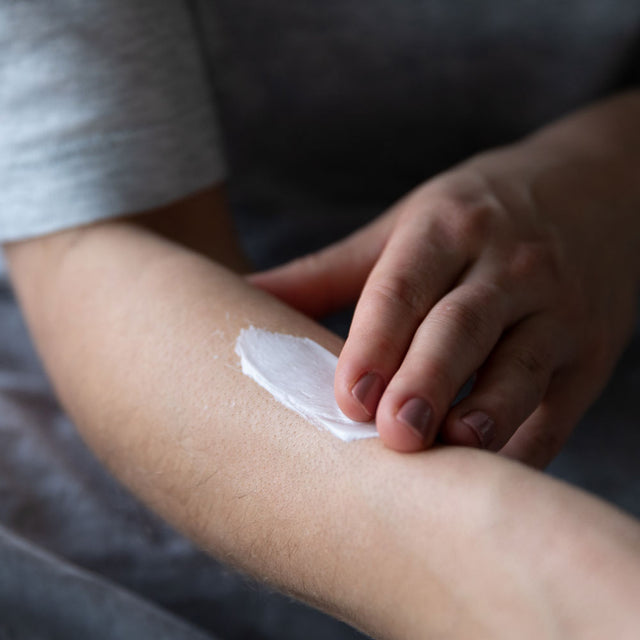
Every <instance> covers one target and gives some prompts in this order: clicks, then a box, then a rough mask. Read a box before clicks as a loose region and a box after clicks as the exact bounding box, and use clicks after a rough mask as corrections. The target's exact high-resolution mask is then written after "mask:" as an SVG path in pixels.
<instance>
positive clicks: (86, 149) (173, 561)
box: [0, 0, 640, 640]
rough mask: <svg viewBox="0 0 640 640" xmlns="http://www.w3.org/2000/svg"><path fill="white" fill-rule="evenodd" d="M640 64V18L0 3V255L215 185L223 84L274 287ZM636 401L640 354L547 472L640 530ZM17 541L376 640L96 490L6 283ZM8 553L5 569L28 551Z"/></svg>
mask: <svg viewBox="0 0 640 640" xmlns="http://www.w3.org/2000/svg"><path fill="white" fill-rule="evenodd" d="M194 38H197V39H199V42H196V41H195V40H194ZM639 44H640V5H639V4H638V2H637V0H610V1H609V2H601V1H600V0H568V1H567V2H563V3H539V2H533V0H513V1H512V2H510V3H504V2H502V1H501V0H474V1H471V2H462V1H461V0H458V1H455V0H454V1H452V0H402V1H398V0H316V1H313V2H306V3H302V2H297V3H296V2H289V1H285V0H268V1H267V0H193V2H189V3H186V2H185V3H181V2H178V1H177V0H176V1H175V2H171V1H169V0H166V1H164V0H163V1H158V2H150V0H147V1H142V0H140V1H137V2H125V1H124V0H113V1H111V2H108V3H107V2H94V3H86V2H81V1H80V0H77V1H76V2H72V1H71V0H60V1H59V2H55V3H45V2H36V1H32V2H27V0H15V1H13V2H4V3H2V4H0V184H1V185H2V187H1V188H0V237H2V238H5V239H8V238H15V237H19V236H20V237H22V236H26V235H30V234H38V233H43V232H46V231H51V230H53V229H57V228H60V227H64V226H68V225H74V224H77V223H81V222H87V221H90V220H93V219H95V218H100V217H103V216H110V215H114V214H119V213H120V214H121V213H126V212H128V211H132V210H140V209H146V208H149V207H151V206H155V205H157V204H162V203H163V202H166V201H168V200H171V199H174V198H178V197H181V196H183V195H187V194H188V193H190V192H191V191H193V190H195V189H198V188H200V187H202V186H204V185H206V184H209V183H212V182H215V181H217V180H219V179H220V176H221V175H222V173H221V166H222V164H221V159H220V158H221V151H220V147H221V144H222V142H221V141H220V140H218V134H217V129H216V120H215V113H214V111H213V109H212V107H211V104H210V102H209V93H208V91H209V86H207V83H209V84H210V85H211V87H212V88H213V90H214V95H215V102H216V108H217V111H218V113H219V116H220V121H221V123H222V135H223V138H224V140H223V142H224V146H225V150H226V156H227V158H228V164H229V168H230V190H231V191H230V192H231V195H232V199H233V208H234V212H235V215H236V218H237V222H238V226H239V228H240V232H241V235H242V237H243V240H244V242H245V245H246V247H247V249H248V251H249V252H250V254H251V257H252V259H253V260H254V261H255V263H256V264H258V265H263V266H264V265H268V264H273V263H275V262H278V261H281V260H284V259H286V258H289V257H292V256H293V255H296V254H300V253H303V252H304V251H306V250H309V249H313V248H317V247H319V246H321V245H323V244H325V243H326V242H328V241H330V240H331V239H333V238H336V237H339V236H341V235H343V234H344V233H346V232H348V231H349V230H351V229H353V228H355V227H357V226H358V225H360V224H362V223H363V222H364V221H366V220H368V219H369V218H371V217H372V216H373V215H375V214H377V213H379V212H380V211H381V210H383V209H384V207H385V206H387V205H388V204H389V203H390V202H392V201H393V200H395V199H396V198H397V197H399V196H401V195H402V194H403V193H404V192H406V191H407V190H409V189H410V188H412V187H413V186H414V185H415V184H417V183H419V182H421V181H422V180H424V179H426V178H428V177H429V176H430V175H433V174H434V173H436V172H437V171H440V170H442V169H444V168H446V167H448V166H450V165H451V164H452V163H454V162H457V161H459V160H461V159H463V158H465V157H467V156H468V155H470V154H472V153H475V152H476V151H478V150H480V149H483V148H486V147H489V146H493V145H497V144H503V143H506V142H509V141H511V140H514V139H516V138H518V137H520V136H522V135H524V134H526V133H528V132H529V131H531V130H532V129H533V128H535V127H537V126H540V125H541V124H543V123H544V122H546V121H548V120H550V119H552V118H554V117H557V116H559V115H561V114H563V113H565V112H566V111H568V110H570V109H572V108H574V107H577V106H579V105H581V104H585V103H588V102H590V101H592V100H593V99H595V98H597V97H598V96H601V95H605V94H608V93H611V92H613V91H615V90H617V89H619V88H622V87H624V86H629V85H630V84H632V83H633V82H637V81H638V79H639V75H640V74H639V69H640V56H639V55H638V53H639V51H640V48H639ZM0 271H1V269H0ZM347 321H348V318H347ZM334 328H341V330H342V331H344V329H345V325H344V323H342V324H341V323H340V322H337V323H336V324H334ZM639 383H640V339H639V337H638V336H636V338H635V340H634V342H633V343H632V345H631V346H630V348H629V350H628V351H627V353H626V355H625V358H624V359H623V361H622V362H621V364H620V367H619V368H618V370H617V372H616V374H615V376H614V378H613V380H612V382H611V384H610V385H609V387H608V389H607V390H606V392H605V393H604V395H603V397H602V398H601V399H600V401H599V402H598V403H596V405H595V406H594V407H593V409H592V410H591V411H590V412H589V414H588V415H587V416H586V417H585V419H584V420H583V421H582V424H581V425H580V427H579V428H578V430H577V431H576V433H575V435H574V437H573V438H572V440H571V441H570V443H569V445H568V447H567V448H566V449H565V451H563V453H562V454H561V455H560V457H559V458H558V460H557V461H556V462H555V463H554V464H553V465H552V468H551V471H552V472H553V473H554V474H556V475H558V476H560V477H563V478H566V479H567V480H569V481H571V482H575V483H577V484H579V485H580V486H584V487H586V488H588V489H589V490H591V491H594V492H596V493H598V494H599V495H602V496H603V497H605V498H607V499H609V500H611V501H612V502H614V503H616V504H618V505H620V506H621V507H623V508H625V509H627V510H628V511H629V512H631V513H632V514H634V515H636V516H639V517H640V473H639V472H638V465H637V460H638V455H639V454H640V409H638V408H637V406H636V404H635V402H634V396H635V393H634V391H635V390H636V389H637V388H638V384H639ZM0 523H3V524H4V525H5V526H6V527H7V529H9V530H11V531H12V532H13V533H14V534H16V535H20V536H22V537H23V538H25V539H26V540H28V541H29V542H30V543H31V544H33V545H36V546H38V547H42V548H44V549H47V550H49V551H50V552H51V553H53V554H55V555H56V556H57V557H59V558H62V559H66V560H68V561H70V562H72V563H74V564H76V565H78V566H80V567H84V568H85V569H88V570H90V571H92V572H95V573H96V574H100V576H102V577H104V578H106V579H107V580H109V581H111V582H113V583H114V584H118V585H122V586H124V587H126V588H128V589H130V590H131V591H133V592H135V593H137V594H139V595H140V596H142V597H144V598H146V599H149V600H151V601H153V602H155V603H157V604H159V605H160V606H161V607H164V608H167V609H170V610H171V611H172V612H174V613H176V614H179V615H181V616H183V617H184V618H186V619H188V620H190V621H191V622H193V623H196V624H198V625H200V626H201V627H203V628H205V629H207V630H209V631H211V632H214V633H219V635H220V636H222V637H225V638H228V639H229V640H231V639H236V638H238V639H239V638H273V639H275V638H278V639H279V640H280V639H283V640H287V639H289V638H291V639H293V638H299V637H305V638H308V640H320V639H321V638H332V639H334V638H335V639H336V640H339V639H342V638H345V639H346V638H355V637H357V634H356V633H355V632H353V631H351V630H350V629H348V628H347V627H345V626H344V625H340V624H339V623H337V622H335V621H332V620H330V619H328V618H326V617H323V616H321V615H320V614H317V613H316V612H313V611H311V610H309V609H307V608H305V607H302V606H301V605H298V604H295V603H291V602H290V601H288V600H287V599H286V598H283V597H280V596H276V595H274V594H272V593H270V592H268V591H266V590H263V589H261V588H258V587H256V586H254V585H252V584H251V583H249V582H247V581H246V580H245V579H243V578H242V577H240V576H238V575H236V574H235V573H233V572H230V571H229V570H227V569H225V568H224V567H221V566H220V565H219V564H217V563H216V562H215V561H213V560H212V559H210V558H207V557H206V556H204V554H202V553H200V552H199V551H198V550H197V549H195V548H194V547H193V546H192V545H191V544H190V543H189V542H188V541H186V540H185V539H184V538H182V537H181V536H179V535H178V534H176V533H175V532H174V531H172V530H171V529H170V528H169V527H167V526H166V525H165V524H163V523H162V522H161V521H160V520H159V519H158V518H156V517H155V516H153V515H152V514H151V513H150V512H149V511H148V510H146V509H145V508H144V507H143V506H142V505H140V504H139V503H138V502H137V501H136V500H135V499H134V498H133V497H132V496H130V494H129V493H128V492H127V491H125V490H124V489H123V488H122V487H120V486H119V485H118V484H117V483H116V482H115V481H114V480H113V478H112V477H111V476H110V475H109V474H108V473H107V472H106V471H104V470H103V469H102V468H101V466H100V465H99V464H98V463H97V461H96V460H95V458H94V457H93V456H92V455H91V453H90V452H89V451H88V450H87V449H86V447H85V446H84V445H83V443H82V442H81V441H80V439H79V438H78V436H77V434H76V433H75V431H74V429H73V426H72V425H71V423H70V422H69V420H68V419H67V418H66V417H65V416H64V414H63V413H62V412H61V410H60V408H59V406H58V404H57V402H56V401H55V399H54V397H53V394H52V392H51V389H50V387H49V384H48V383H47V381H46V378H45V377H44V374H43V372H42V370H41V367H40V365H39V363H38V360H37V357H36V355H35V353H34V352H33V348H32V346H31V345H30V343H29V340H28V338H27V335H26V331H25V328H24V326H23V323H22V320H21V319H20V316H19V313H18V311H17V309H16V306H15V301H14V300H13V297H12V295H11V292H10V290H9V288H8V286H7V284H6V281H5V280H4V278H3V276H2V275H0ZM2 540H4V543H3V542H2ZM7 540H8V538H6V537H5V538H3V539H0V557H8V556H7V555H6V554H12V553H13V552H12V549H15V548H16V547H15V545H14V544H13V539H11V540H9V542H7ZM12 545H13V546H12ZM20 548H21V549H23V548H24V547H20ZM3 553H4V554H5V555H4V556H3V555H2V554H3ZM35 556H36V557H40V556H38V554H37V553H36V554H35ZM12 557H14V556H13V555H12ZM15 558H23V560H20V561H16V563H14V564H12V568H11V573H9V570H8V569H7V567H8V565H7V564H1V563H0V582H1V583H2V584H4V585H5V587H6V585H9V588H8V589H7V588H5V589H0V613H2V611H4V609H5V608H6V607H8V606H12V603H11V601H10V600H8V599H7V598H10V585H11V582H12V581H14V582H16V583H17V582H19V581H21V580H25V576H26V575H29V576H31V577H29V578H28V580H27V582H29V583H34V584H35V583H37V581H38V577H37V574H38V571H39V570H38V569H37V562H35V561H34V560H33V558H34V556H32V555H30V554H26V555H20V554H17V555H15ZM22 563H26V564H22ZM43 563H44V564H43V567H42V568H41V569H40V571H42V572H43V575H49V576H50V575H52V574H51V573H50V570H49V567H50V564H48V563H49V560H48V559H46V558H44V559H43ZM27 566H28V567H29V571H31V572H32V573H29V574H27V573H26V567H27ZM3 571H4V573H3ZM104 584H105V585H107V586H105V587H104V588H105V589H107V588H108V584H107V583H106V582H105V583H104ZM28 587H29V585H28V584H27V585H26V588H27V589H28ZM58 588H59V589H60V593H59V594H58V595H59V596H60V598H62V599H66V601H68V602H69V603H70V608H69V611H70V612H75V613H76V614H77V616H79V620H77V621H75V622H73V621H71V620H68V621H67V623H69V624H72V623H73V624H87V621H89V622H90V621H92V620H94V621H95V620H97V619H98V616H103V615H104V611H101V609H100V607H101V603H100V602H98V600H97V599H94V600H93V601H92V602H93V605H92V606H91V607H88V606H87V607H86V608H80V607H78V608H75V609H73V608H72V604H73V602H75V601H76V600H75V595H74V594H75V593H77V592H76V591H74V588H71V589H69V590H67V587H65V586H64V583H63V582H60V583H59V584H58ZM115 597H116V599H117V597H118V596H115ZM108 601H111V596H109V597H106V599H105V602H108ZM94 609H95V610H94ZM0 619H1V616H0ZM134 619H135V615H134ZM155 629H156V627H149V628H148V629H147V630H146V631H142V630H141V629H140V628H136V632H135V633H131V634H127V633H123V634H122V637H136V638H147V637H153V636H154V635H157V633H156V632H155ZM31 631H32V629H31V628H30V627H28V626H24V625H23V627H22V629H21V630H20V629H19V628H18V627H15V628H13V629H12V630H11V633H12V634H13V635H9V637H11V638H16V639H18V640H23V638H26V637H33V636H32V635H30V633H31ZM4 632H5V635H7V634H8V631H7V630H6V629H5V630H4ZM0 634H2V630H1V627H0ZM33 635H35V633H34V634H33ZM36 637H37V636H36ZM70 637H71V636H70ZM0 638H2V635H0ZM2 640H4V638H2Z"/></svg>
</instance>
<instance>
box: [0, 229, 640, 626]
mask: <svg viewBox="0 0 640 640" xmlns="http://www.w3.org/2000/svg"><path fill="white" fill-rule="evenodd" d="M37 252H38V254H37V255H35V256H34V253H33V247H20V246H15V247H12V248H10V250H9V258H10V264H11V268H12V271H13V273H14V281H15V283H16V286H17V289H18V292H19V294H20V298H21V301H22V304H23V307H24V309H25V312H26V315H27V317H28V319H29V322H30V325H31V329H32V332H33V334H34V337H35V339H36V342H37V344H38V347H39V349H40V352H41V354H42V356H43V359H44V361H45V364H46V366H47V368H48V370H49V372H50V374H51V377H52V379H53V381H54V383H55V385H56V388H57V390H58V393H59V394H60V396H61V398H62V399H63V402H64V404H65V406H66V407H67V408H68V410H69V411H70V413H71V415H72V416H73V418H74V420H75V422H76V423H77V425H78V427H79V429H80V431H81V432H82V434H83V436H84V438H85V439H86V440H87V441H88V442H89V444H90V445H91V446H92V448H93V449H94V450H95V451H96V452H97V453H98V455H99V456H101V457H102V459H103V460H104V461H105V462H106V463H107V464H108V465H109V466H110V468H111V469H113V471H114V472H115V473H116V475H117V476H118V477H119V478H121V479H122V480H123V481H124V482H125V483H126V484H127V485H128V486H130V487H131V488H132V489H133V490H134V491H135V492H137V493H138V494H139V495H140V496H141V497H142V498H143V499H144V500H145V501H146V502H147V503H149V504H150V505H151V506H152V507H154V508H155V509H156V510H157V511H158V512H160V513H161V514H162V515H163V516H164V517H165V518H167V519H168V520H169V521H171V522H172V523H173V524H174V525H176V526H178V527H179V528H181V529H182V530H184V531H185V532H186V533H187V534H189V535H190V536H192V537H193V538H194V539H196V540H197V541H198V542H199V543H200V544H202V545H203V546H204V547H205V548H206V549H208V550H209V551H211V552H212V553H214V554H215V555H217V556H218V557H221V558H223V559H226V560H227V561H229V562H231V563H233V564H235V565H237V566H240V567H242V568H243V569H244V570H246V571H248V572H250V573H252V574H254V575H257V576H260V577H261V578H263V579H266V580H269V581H270V582H272V583H273V584H275V585H276V586H278V587H280V588H282V589H285V590H287V591H289V592H292V593H295V594H297V595H299V596H300V597H302V598H303V599H306V600H307V601H310V602H312V603H315V604H316V605H318V606H320V607H322V608H324V609H325V610H328V611H330V612H332V613H333V614H335V615H338V616H340V617H342V618H345V619H347V620H348V621H350V622H351V623H353V624H356V625H358V626H361V627H362V628H364V629H365V630H367V631H369V632H372V633H375V634H376V635H377V636H378V637H399V638H400V637H401V638H412V637H416V638H417V637H431V636H434V637H440V636H442V637H452V638H456V637H458V638H464V637H471V635H473V637H478V638H481V637H483V636H486V637H492V638H493V637H499V635H497V633H498V631H499V629H500V628H503V629H510V630H511V629H513V625H516V628H522V629H532V630H533V631H532V637H541V636H540V635H536V632H537V631H539V630H540V622H539V621H537V620H536V618H535V615H534V614H535V613H536V607H535V606H534V605H535V603H539V606H540V608H541V609H542V610H544V613H545V614H548V615H551V613H552V608H551V607H549V606H548V605H549V603H548V602H545V601H544V600H543V596H544V595H545V594H544V590H545V589H546V588H548V583H547V581H548V580H551V579H552V578H553V577H554V576H555V575H556V573H557V571H558V570H559V569H561V568H562V567H561V564H560V561H559V560H558V558H559V557H562V552H563V551H565V550H566V549H565V547H566V546H567V542H568V541H569V540H570V538H571V535H572V534H574V533H575V532H576V531H578V530H579V529H578V526H577V523H580V525H582V523H583V522H585V521H586V522H591V523H593V524H595V523H596V522H601V521H602V520H605V521H606V522H607V523H613V524H612V525H611V530H612V532H613V533H612V536H613V538H614V539H615V541H616V543H618V542H620V544H619V545H618V546H619V547H620V549H621V550H620V551H618V552H616V553H614V554H610V553H609V552H608V551H607V552H606V553H605V551H604V550H603V549H604V546H606V545H595V552H594V553H596V556H597V557H601V556H603V557H607V558H608V556H609V555H613V556H614V560H615V561H616V562H621V561H622V560H621V559H624V560H628V559H629V558H636V561H637V556H636V555H634V554H635V553H637V547H635V546H634V545H637V542H636V540H637V530H636V529H635V527H634V525H633V524H632V523H631V522H630V521H628V520H627V519H626V518H625V517H624V516H622V515H620V514H618V513H617V512H615V511H614V510H610V509H609V508H607V507H606V506H604V505H601V504H600V503H597V502H595V501H591V500H588V499H585V498H584V497H582V496H580V495H579V494H577V493H574V492H572V491H571V490H569V489H567V488H565V487H562V486H560V485H557V484H556V483H552V482H551V481H549V480H544V479H542V478H541V477H539V476H537V475H533V474H531V473H530V472H525V471H524V470H522V469H520V468H519V467H517V466H515V465H510V464H508V463H505V462H500V461H498V460H496V459H489V458H488V457H486V456H485V455H484V454H482V453H480V452H474V451H463V450H459V449H441V450H436V451H431V452H428V453H425V454H419V455H412V456H402V455H399V454H396V453H393V452H391V451H389V450H387V449H385V448H384V447H383V446H382V445H381V444H380V442H379V441H360V442H356V443H349V444H347V443H344V442H341V441H339V440H336V439H335V438H334V437H333V436H331V435H329V434H327V433H325V432H321V431H319V430H317V429H316V428H315V427H313V426H311V425H309V424H308V423H306V422H305V421H304V420H302V419H301V418H299V417H298V416H296V415H293V414H291V413H290V412H289V411H288V410H286V409H284V408H283V407H281V406H280V405H278V404H277V403H276V402H275V401H274V400H273V399H272V398H271V397H270V396H268V395H267V394H266V393H265V392H264V391H263V390H262V389H260V388H259V387H257V386H256V385H255V383H253V381H251V380H250V379H248V378H246V377H245V376H243V375H242V373H241V372H240V371H239V368H238V363H237V358H236V356H235V354H234V343H235V339H236V336H237V335H238V332H239V330H240V328H241V327H246V326H248V325H254V326H258V327H262V328H266V329H270V330H275V331H284V332H286V333H292V334H298V335H306V336H309V337H311V338H312V339H314V340H316V341H318V342H319V343H321V344H323V345H324V346H326V347H327V348H330V349H332V350H333V351H334V352H337V351H338V350H339V349H340V346H341V343H340V340H338V339H337V338H336V337H335V336H333V335H332V334H330V333H329V332H327V331H326V330H324V329H322V328H321V327H319V326H318V325H317V324H315V323H313V322H312V321H310V320H308V319H307V318H305V317H303V316H301V315H299V314H297V313H296V312H294V311H292V310H291V309H289V308H288V307H285V306H283V305H281V304H279V303H278V302H277V301H275V300H274V299H273V298H271V297H269V296H266V295H264V294H262V293H260V292H258V291H256V290H254V289H252V288H250V287H249V286H248V285H246V284H245V282H244V281H243V280H242V279H241V278H239V277H237V276H235V275H233V274H232V273H231V272H229V271H227V270H226V269H224V268H223V267H220V266H217V265H215V264H213V263H212V262H210V261H209V260H206V259H204V258H200V257H198V256H196V255H195V254H193V253H190V252H187V251H184V250H183V249H181V248H179V247H177V246H176V245H173V244H171V243H167V242H165V241H163V240H160V239H158V238H157V237H155V236H154V235H152V234H150V233H147V232H143V231H140V230H138V229H137V228H135V227H133V226H131V225H127V224H106V225H103V226H99V227H94V228H90V229H88V230H86V231H81V232H78V233H77V235H75V236H74V234H73V233H70V234H68V235H67V236H66V237H64V234H63V236H61V237H58V238H55V237H54V238H52V239H51V241H50V242H47V241H43V242H42V243H40V245H39V247H38V248H37ZM45 267H46V268H45ZM525 497H528V498H529V503H528V504H527V505H526V509H525V508H523V506H522V505H524V504H525V502H524V498H525ZM584 500H586V501H587V502H586V506H584V505H583V507H582V508H578V509H577V511H576V513H577V514H578V515H577V517H576V518H572V517H569V516H568V517H567V522H568V524H567V525H566V528H567V533H565V534H563V535H562V536H561V537H560V538H559V539H558V540H556V542H555V544H556V547H555V548H554V549H553V550H552V552H550V553H549V556H548V559H547V560H545V562H539V558H538V557H537V555H536V551H537V550H538V538H537V537H536V536H533V535H531V534H530V535H529V536H528V537H527V536H525V535H524V533H525V532H526V530H527V528H528V527H534V526H537V527H540V531H543V532H546V533H549V532H550V531H552V529H553V523H554V520H555V518H556V517H559V515H560V514H561V513H564V512H565V510H566V507H567V505H568V504H570V503H575V502H576V501H577V505H578V507H580V505H581V504H583V503H582V502H581V501H584ZM518 505H521V506H520V507H518ZM594 505H595V506H594ZM585 519H586V520H585ZM514 522H515V523H516V525H517V526H516V525H514ZM599 526H600V525H599ZM609 526H610V525H609V524H607V531H609ZM572 527H573V528H572ZM606 539H607V540H608V539H609V538H608V537H607V538H606ZM608 559H609V558H608ZM627 564H629V563H628V562H627ZM634 579H635V578H634V576H631V578H630V580H634ZM488 582H490V584H491V586H490V589H488V588H487V584H488ZM556 587H557V588H558V589H559V592H560V594H561V595H564V593H563V586H562V585H561V584H559V583H557V584H556ZM496 602H500V603H501V604H500V606H501V607H502V609H501V611H500V615H499V616H496V618H497V620H496V621H495V625H489V626H487V625H488V624H489V623H487V622H486V611H487V610H490V609H491V608H494V607H495V606H496V604H495V603H496ZM518 625H519V626H518ZM510 634H511V631H509V633H507V634H506V635H507V637H513V635H512V634H511V635H510ZM520 637H526V635H524V633H523V634H521V635H520Z"/></svg>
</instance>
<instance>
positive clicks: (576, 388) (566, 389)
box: [500, 365, 604, 469]
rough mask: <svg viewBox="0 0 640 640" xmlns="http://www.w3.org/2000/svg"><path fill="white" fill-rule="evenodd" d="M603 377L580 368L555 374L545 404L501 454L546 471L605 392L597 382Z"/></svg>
mask: <svg viewBox="0 0 640 640" xmlns="http://www.w3.org/2000/svg"><path fill="white" fill-rule="evenodd" d="M601 377H602V376H597V375H594V373H593V371H592V370H591V369H590V368H589V367H587V366H581V365H576V366H574V367H571V368H567V369H565V370H563V371H561V372H559V373H558V374H556V375H555V376H554V378H553V379H552V381H551V384H550V386H549V390H548V392H547V395H546V397H545V398H544V400H543V402H542V403H541V404H540V406H539V407H538V408H537V409H536V411H534V413H533V414H532V415H531V416H530V417H529V418H528V419H527V420H526V421H525V422H524V424H523V425H522V426H521V427H520V428H519V429H518V430H517V431H516V432H515V434H514V435H513V436H512V438H511V439H510V440H509V441H508V442H507V443H506V445H505V446H504V447H503V448H502V449H501V450H500V455H504V456H506V457H508V458H512V459H514V460H519V461H520V462H524V463H525V464H528V465H530V466H532V467H535V468H537V469H544V467H546V466H547V465H548V464H549V463H550V462H551V460H553V458H554V457H555V456H556V455H557V454H558V453H559V451H560V449H561V448H562V447H563V446H564V444H565V442H566V441H567V439H568V438H569V435H570V434H571V432H572V431H573V429H574V427H575V425H576V424H577V423H578V421H579V420H580V417H581V416H582V415H583V414H584V412H585V411H586V410H587V408H588V407H589V405H590V404H591V402H592V401H593V399H594V398H595V397H596V396H597V395H598V393H599V392H600V391H601V390H602V386H603V385H604V383H600V384H599V383H596V382H594V381H595V380H599V379H601Z"/></svg>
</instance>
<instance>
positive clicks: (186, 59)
mask: <svg viewBox="0 0 640 640" xmlns="http://www.w3.org/2000/svg"><path fill="white" fill-rule="evenodd" d="M223 177H224V160H223V155H222V150H221V141H220V136H219V131H218V125H217V121H216V115H215V109H214V106H213V103H212V99H211V94H210V90H209V86H208V82H207V77H206V71H205V68H204V64H203V61H202V58H201V55H200V47H199V43H198V42H197V38H196V34H195V31H194V27H193V24H192V22H191V16H190V14H189V11H188V8H187V6H186V4H185V3H184V2H182V1H181V0H144V1H143V0H135V2H132V1H131V0H109V1H104V2H85V1H84V0H56V2H37V1H36V2H34V1H33V0H13V1H12V2H2V3H1V4H0V242H3V241H9V240H17V239H23V238H28V237H32V236H36V235H40V234H45V233H49V232H53V231H56V230H60V229H63V228H66V227H71V226H75V225H81V224H85V223H89V222H92V221H96V220H100V219H104V218H108V217H111V216H119V215H124V214H127V213H133V212H139V211H144V210H148V209H151V208H154V207H158V206H161V205H163V204H167V203H170V202H171V201H174V200H177V199H179V198H181V197H183V196H186V195H188V194H190V193H193V192H195V191H198V190H200V189H202V188H204V187H206V186H209V185H212V184H215V183H216V182H219V181H221V180H222V179H223Z"/></svg>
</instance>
